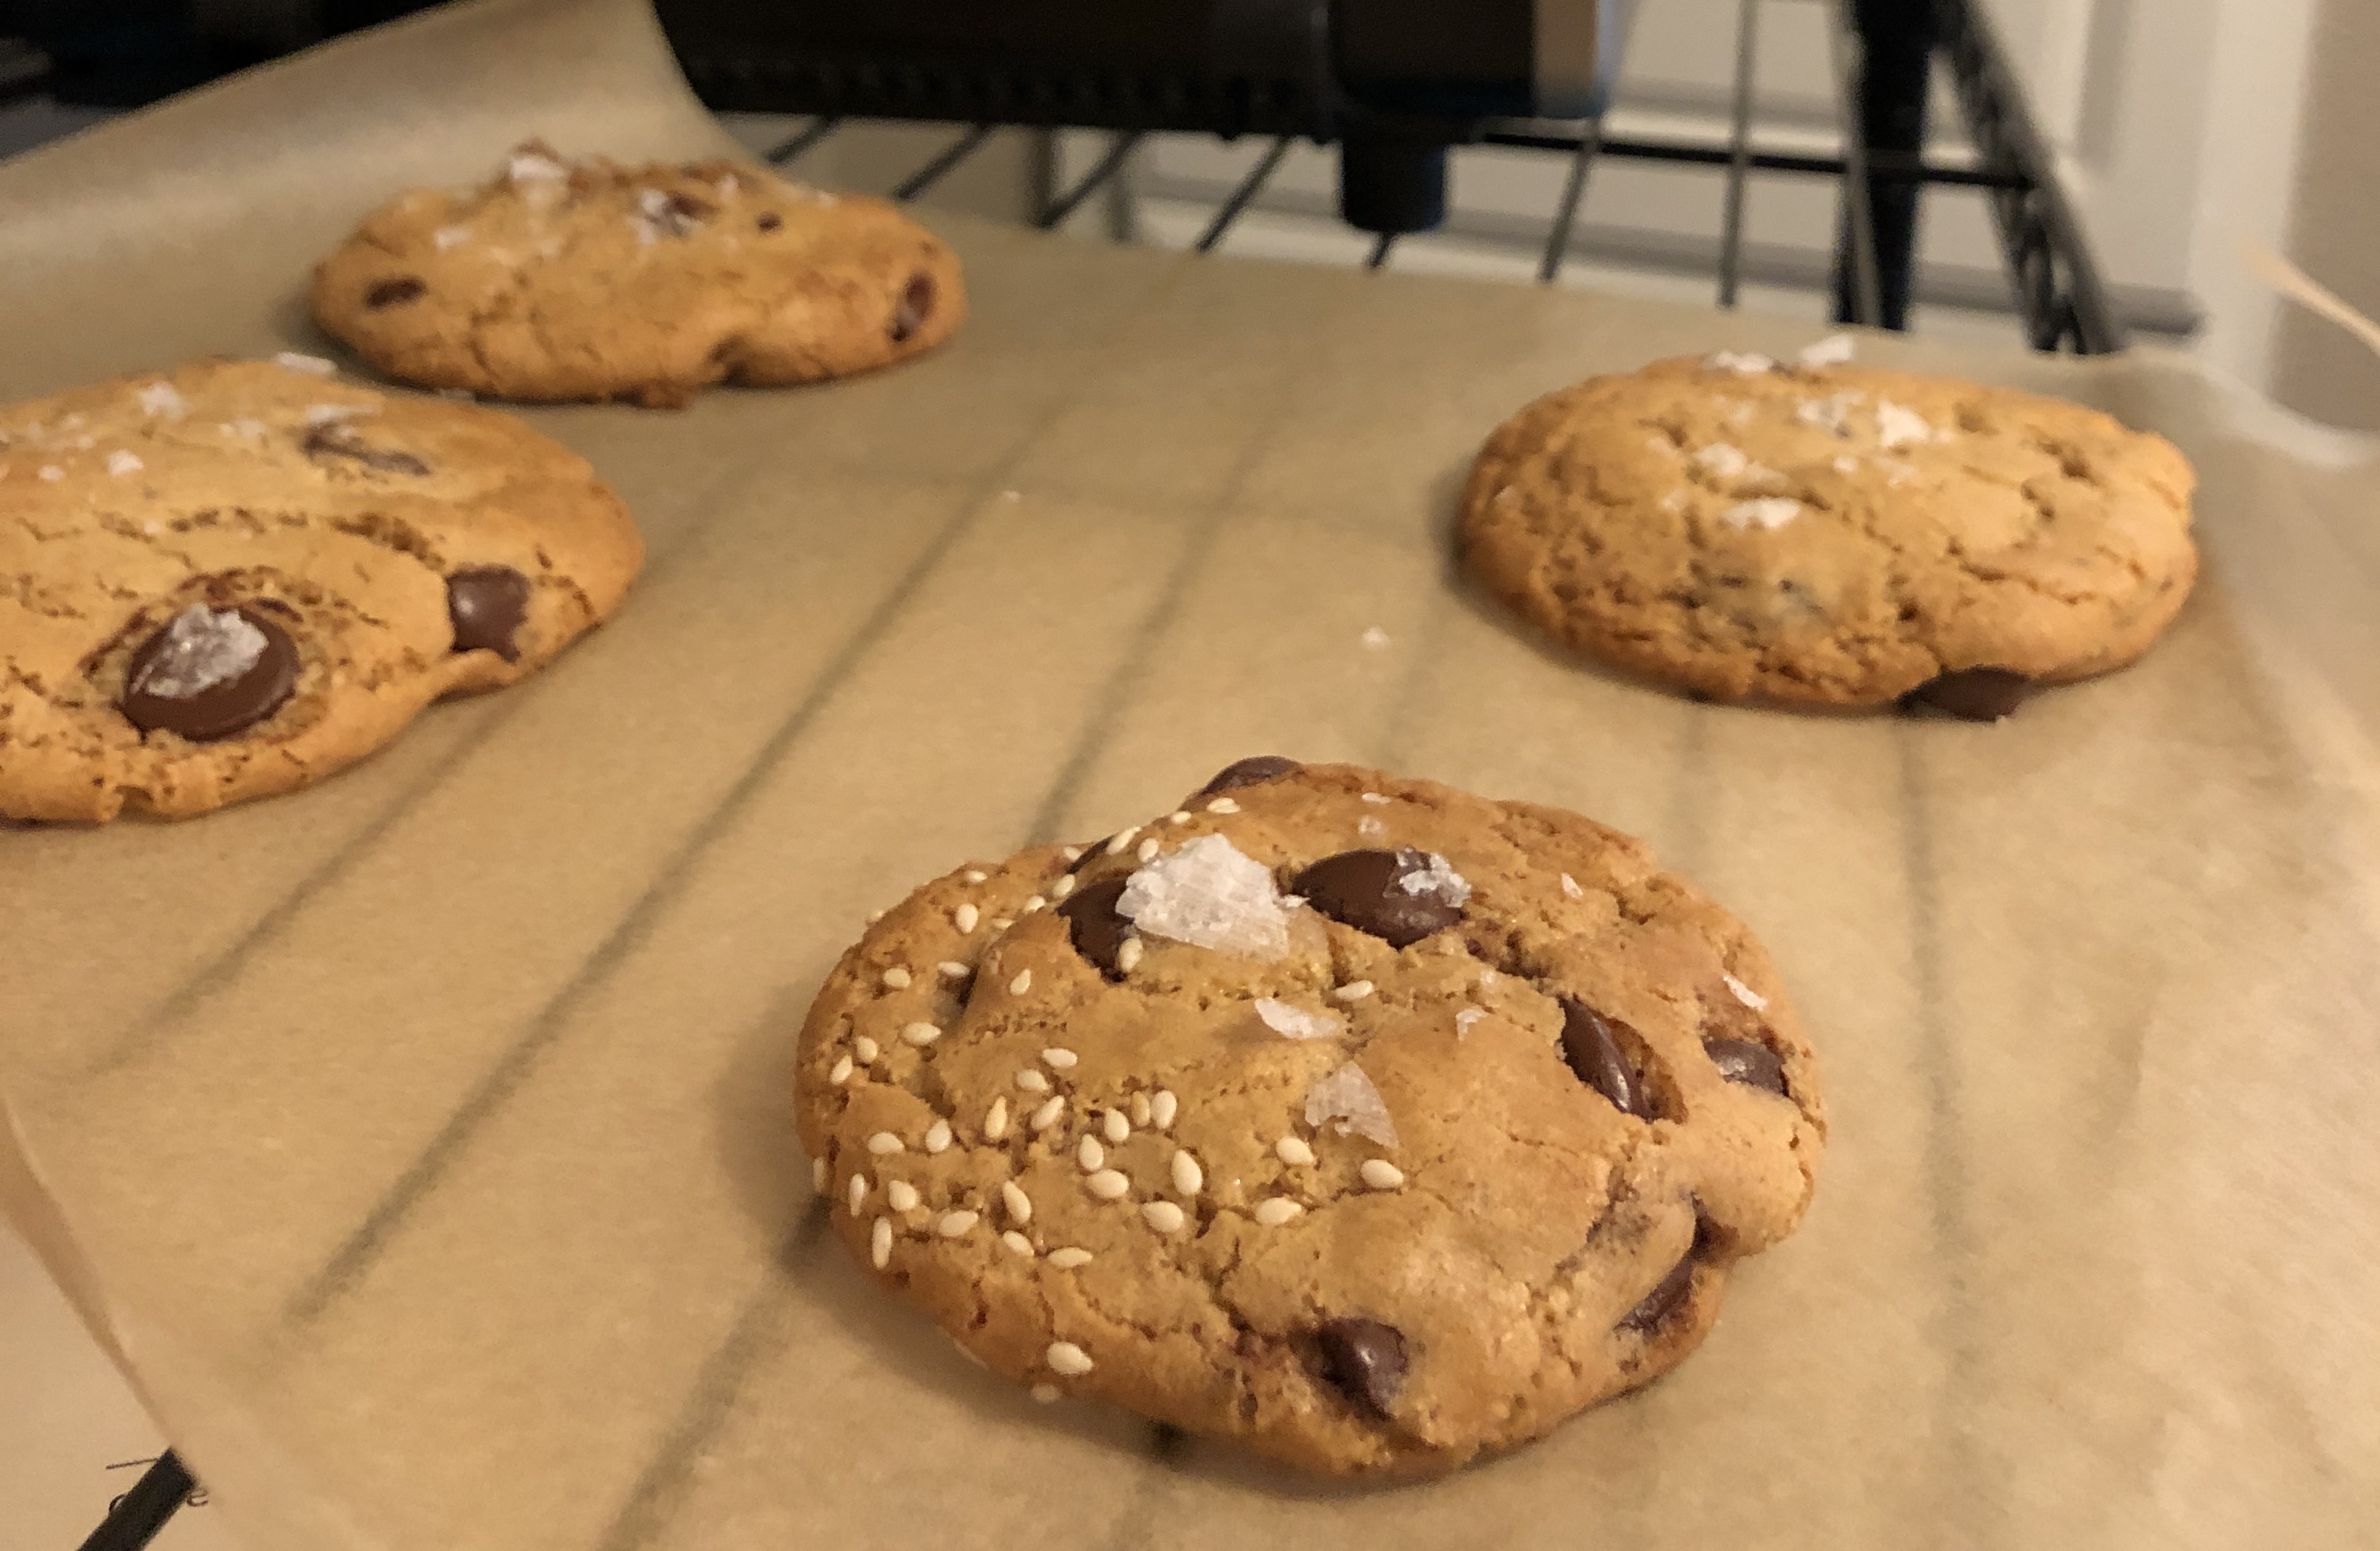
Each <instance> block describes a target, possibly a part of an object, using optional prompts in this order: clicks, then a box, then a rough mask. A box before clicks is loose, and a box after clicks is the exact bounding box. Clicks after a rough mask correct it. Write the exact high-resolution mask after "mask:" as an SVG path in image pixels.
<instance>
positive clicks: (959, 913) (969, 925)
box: [951, 901, 983, 932]
mask: <svg viewBox="0 0 2380 1551" xmlns="http://www.w3.org/2000/svg"><path fill="white" fill-rule="evenodd" d="M982 915H983V912H981V911H979V910H977V908H976V907H975V904H974V903H973V902H972V901H970V902H969V903H965V904H963V905H961V906H959V907H958V908H957V909H956V910H953V911H952V912H951V925H952V926H953V927H957V928H958V929H959V930H960V931H962V932H971V931H973V930H975V924H976V922H977V921H978V920H979V919H981V918H982Z"/></svg>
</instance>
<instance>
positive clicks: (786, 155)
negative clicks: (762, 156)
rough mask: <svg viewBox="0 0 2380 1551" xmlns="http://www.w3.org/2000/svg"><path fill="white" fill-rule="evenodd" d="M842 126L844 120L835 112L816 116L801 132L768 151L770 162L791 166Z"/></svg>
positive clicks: (774, 164)
mask: <svg viewBox="0 0 2380 1551" xmlns="http://www.w3.org/2000/svg"><path fill="white" fill-rule="evenodd" d="M842 127H843V120H842V119H841V118H840V117H839V116H837V115H833V114H828V115H824V116H822V117H820V118H814V119H812V120H810V122H809V124H808V126H807V127H806V128H804V129H803V130H802V132H801V133H799V134H797V135H795V136H794V137H793V138H792V139H789V140H787V141H785V143H784V144H783V145H780V146H778V147H777V148H775V149H774V150H772V151H768V152H767V153H766V159H767V161H768V164H770V165H771V166H772V167H784V166H790V165H792V164H794V163H795V162H796V161H798V160H799V159H800V158H801V157H802V156H803V155H804V154H806V153H807V151H809V149H810V148H811V147H812V146H814V145H816V144H818V142H819V141H820V140H822V139H826V138H827V137H828V136H829V135H832V134H833V133H834V132H835V131H836V130H837V129H840V128H842Z"/></svg>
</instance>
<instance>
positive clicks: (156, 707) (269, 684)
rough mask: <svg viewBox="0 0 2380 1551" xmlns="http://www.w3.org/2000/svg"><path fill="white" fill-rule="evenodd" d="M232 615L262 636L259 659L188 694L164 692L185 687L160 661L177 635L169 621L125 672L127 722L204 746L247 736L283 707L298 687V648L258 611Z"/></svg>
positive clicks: (142, 646)
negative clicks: (236, 736) (235, 736)
mask: <svg viewBox="0 0 2380 1551" xmlns="http://www.w3.org/2000/svg"><path fill="white" fill-rule="evenodd" d="M213 612H217V613H220V612H222V611H213ZM230 612H234V613H237V615H238V616H239V617H240V618H241V619H243V620H245V621H246V622H247V623H248V624H249V625H250V626H251V627H253V628H254V629H255V630H256V632H257V633H258V634H259V635H261V636H263V637H264V649H263V650H262V651H261V652H259V653H258V654H257V657H256V660H255V661H253V662H251V663H249V665H248V666H247V667H246V668H245V669H243V670H241V671H240V672H239V673H236V674H234V675H233V676H232V677H230V678H228V679H226V680H224V681H223V682H221V683H217V684H209V685H205V686H204V687H200V688H196V689H193V690H191V691H190V692H188V693H175V694H165V693H162V691H164V690H165V689H168V688H173V689H176V690H178V689H180V688H182V687H183V686H182V685H178V684H176V683H175V682H174V674H173V673H171V672H170V667H171V665H170V664H167V663H164V662H161V661H160V659H161V657H162V656H163V655H164V653H165V651H166V648H167V647H168V645H169V639H170V638H171V637H173V636H174V635H175V625H174V624H172V623H168V624H166V626H165V627H164V629H162V630H160V631H158V632H157V633H156V634H155V635H153V636H150V637H149V639H148V640H146V641H144V642H142V643H141V646H140V650H138V651H136V652H134V653H133V654H132V660H131V662H130V663H129V664H128V667H127V669H126V672H125V675H124V699H123V701H122V705H121V709H122V710H123V712H124V719H125V720H126V721H129V722H131V723H132V725H134V726H135V727H138V728H140V730H141V731H142V732H143V733H179V734H181V735H182V736H183V737H186V738H188V739H189V740H190V741H191V742H192V743H201V744H202V743H212V742H214V741H215V740H216V739H218V738H227V737H230V736H231V735H232V734H233V733H239V732H245V731H246V730H247V729H249V728H250V727H253V726H255V725H256V724H257V723H258V722H260V721H263V720H264V719H265V718H266V717H268V716H271V715H272V714H273V712H274V711H277V710H279V709H281V705H282V702H283V701H285V700H286V699H288V698H289V692H290V691H291V690H293V689H295V688H296V687H297V645H296V644H295V643H294V642H292V641H291V640H290V639H289V636H288V633H287V632H286V631H284V630H283V629H282V628H281V626H279V625H278V624H274V623H273V621H272V620H270V619H268V618H266V617H265V616H264V615H263V614H262V613H261V612H259V611H257V610H254V609H245V608H243V609H235V610H232V611H230Z"/></svg>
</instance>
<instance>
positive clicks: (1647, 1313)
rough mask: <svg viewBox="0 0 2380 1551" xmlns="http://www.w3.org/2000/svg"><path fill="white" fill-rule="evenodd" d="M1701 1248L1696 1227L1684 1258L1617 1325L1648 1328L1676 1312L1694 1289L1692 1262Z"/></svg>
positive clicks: (1700, 1240)
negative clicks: (1692, 1242) (1692, 1245)
mask: <svg viewBox="0 0 2380 1551" xmlns="http://www.w3.org/2000/svg"><path fill="white" fill-rule="evenodd" d="M1701 1249H1702V1235H1701V1232H1700V1231H1699V1230H1697V1231H1696V1233H1695V1235H1694V1247H1693V1248H1691V1249H1689V1250H1687V1251H1686V1257H1685V1258H1684V1259H1683V1260H1681V1261H1679V1262H1678V1263H1677V1265H1675V1266H1671V1267H1670V1274H1669V1275H1668V1276H1666V1277H1663V1278H1661V1279H1660V1280H1659V1281H1658V1282H1656V1283H1654V1284H1653V1290H1652V1291H1650V1292H1647V1293H1646V1294H1645V1296H1644V1298H1643V1300H1642V1301H1640V1302H1639V1303H1637V1305H1636V1306H1635V1307H1634V1308H1633V1309H1631V1310H1629V1311H1628V1314H1627V1315H1626V1317H1624V1318H1623V1319H1621V1322H1620V1324H1621V1328H1623V1329H1628V1330H1650V1329H1651V1328H1653V1327H1655V1326H1657V1325H1658V1324H1660V1323H1661V1321H1663V1320H1665V1319H1667V1318H1669V1317H1670V1315H1673V1314H1675V1313H1677V1312H1678V1308H1679V1306H1680V1305H1681V1304H1682V1303H1685V1301H1686V1296H1687V1294H1689V1293H1691V1292H1693V1291H1694V1261H1695V1258H1696V1256H1697V1254H1698V1252H1699V1251H1700V1250H1701Z"/></svg>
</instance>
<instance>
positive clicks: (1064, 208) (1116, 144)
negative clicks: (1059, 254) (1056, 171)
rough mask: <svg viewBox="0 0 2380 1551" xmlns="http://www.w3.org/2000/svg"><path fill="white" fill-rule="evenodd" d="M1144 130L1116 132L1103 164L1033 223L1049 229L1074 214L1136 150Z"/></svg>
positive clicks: (1102, 158)
mask: <svg viewBox="0 0 2380 1551" xmlns="http://www.w3.org/2000/svg"><path fill="white" fill-rule="evenodd" d="M1140 139H1141V136H1140V131H1139V130H1137V129H1134V130H1131V131H1129V132H1127V133H1124V134H1121V135H1118V136H1116V137H1115V138H1114V139H1112V140H1111V141H1110V142H1109V145H1108V149H1107V154H1105V155H1104V156H1101V157H1100V158H1099V164H1097V165H1096V166H1094V167H1092V168H1091V170H1090V171H1089V172H1087V173H1086V174H1084V175H1083V181H1082V182H1080V183H1077V184H1075V186H1074V188H1070V189H1068V190H1067V191H1066V192H1065V193H1063V194H1062V195H1061V196H1059V198H1058V200H1057V201H1056V202H1055V203H1054V204H1052V205H1050V208H1049V209H1048V210H1045V211H1043V212H1041V213H1040V215H1039V216H1038V217H1037V218H1036V219H1035V221H1034V223H1033V224H1035V225H1036V226H1038V227H1039V228H1040V229H1041V230H1043V231H1045V232H1046V231H1049V230H1050V228H1051V227H1053V226H1055V225H1057V224H1059V223H1060V222H1062V221H1063V220H1065V219H1066V217H1068V216H1069V215H1072V214H1074V213H1075V207H1076V206H1078V205H1080V204H1081V203H1082V202H1083V201H1084V200H1087V199H1089V198H1090V197H1091V196H1092V195H1093V194H1094V193H1096V192H1098V191H1099V185H1100V184H1102V183H1105V182H1106V181H1107V180H1108V179H1109V178H1111V177H1113V176H1115V171H1116V169H1117V168H1118V167H1121V166H1123V159H1124V158H1125V157H1127V156H1129V155H1131V154H1132V148H1133V147H1134V146H1136V145H1138V144H1139V143H1140Z"/></svg>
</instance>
